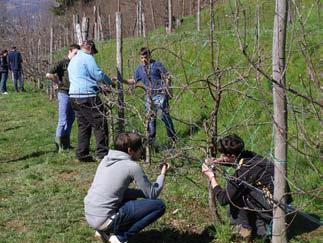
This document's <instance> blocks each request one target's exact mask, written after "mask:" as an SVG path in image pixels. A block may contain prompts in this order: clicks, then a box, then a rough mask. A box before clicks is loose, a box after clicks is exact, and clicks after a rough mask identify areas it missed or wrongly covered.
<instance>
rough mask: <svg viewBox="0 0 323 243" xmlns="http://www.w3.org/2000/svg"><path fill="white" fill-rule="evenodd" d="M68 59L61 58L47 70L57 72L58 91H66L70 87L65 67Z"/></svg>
mask: <svg viewBox="0 0 323 243" xmlns="http://www.w3.org/2000/svg"><path fill="white" fill-rule="evenodd" d="M69 62H70V60H69V59H68V58H65V59H63V60H61V61H60V62H58V63H56V64H55V65H54V66H53V67H52V69H51V70H50V71H49V73H51V74H55V73H56V74H57V76H58V90H59V91H63V90H65V91H67V92H68V90H69V87H70V82H69V79H68V73H67V67H68V64H69Z"/></svg>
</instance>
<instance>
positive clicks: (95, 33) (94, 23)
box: [93, 5, 99, 41]
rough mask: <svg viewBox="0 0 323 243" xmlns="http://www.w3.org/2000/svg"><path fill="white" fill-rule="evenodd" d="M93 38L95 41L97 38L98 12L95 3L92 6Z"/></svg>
mask: <svg viewBox="0 0 323 243" xmlns="http://www.w3.org/2000/svg"><path fill="white" fill-rule="evenodd" d="M93 39H94V40H95V41H98V40H99V37H98V13H97V8H96V6H95V5H94V6H93Z"/></svg>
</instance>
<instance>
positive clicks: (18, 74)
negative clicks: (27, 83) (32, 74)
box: [12, 70, 25, 92]
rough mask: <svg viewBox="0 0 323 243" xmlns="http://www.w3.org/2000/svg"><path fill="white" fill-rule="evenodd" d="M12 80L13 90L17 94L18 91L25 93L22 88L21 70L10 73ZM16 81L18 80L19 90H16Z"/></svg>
mask: <svg viewBox="0 0 323 243" xmlns="http://www.w3.org/2000/svg"><path fill="white" fill-rule="evenodd" d="M12 76H13V77H12V79H13V86H14V87H15V90H16V91H17V92H18V91H19V89H20V91H25V88H24V78H23V75H22V71H21V70H13V71H12ZM18 80H19V89H18Z"/></svg>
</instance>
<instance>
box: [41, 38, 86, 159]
mask: <svg viewBox="0 0 323 243" xmlns="http://www.w3.org/2000/svg"><path fill="white" fill-rule="evenodd" d="M78 50H80V46H79V45H76V44H72V45H70V47H69V49H68V54H67V57H66V58H64V59H62V60H61V61H59V62H58V63H56V64H55V65H54V66H53V67H52V69H51V70H50V71H49V73H47V74H46V77H47V78H48V79H50V80H51V81H52V82H53V85H54V86H55V87H57V90H58V92H57V98H58V124H57V128H56V137H55V144H56V147H57V151H58V152H59V153H60V152H64V151H66V150H69V149H70V148H71V142H70V135H71V131H72V126H73V122H74V120H75V114H74V111H73V109H72V106H71V102H70V97H69V95H68V91H69V86H70V82H69V79H68V73H67V67H68V64H69V62H70V60H71V59H72V58H73V57H74V56H75V55H76V53H77V51H78Z"/></svg>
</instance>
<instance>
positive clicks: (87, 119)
mask: <svg viewBox="0 0 323 243" xmlns="http://www.w3.org/2000/svg"><path fill="white" fill-rule="evenodd" d="M96 53H98V51H97V49H96V47H95V44H94V42H93V41H92V40H87V41H84V42H83V43H82V45H81V50H80V51H78V52H77V54H76V56H75V57H73V59H72V60H71V61H70V63H69V65H68V76H69V80H70V89H69V95H70V98H71V103H72V108H73V110H74V111H75V115H76V119H77V123H78V144H77V149H76V157H77V159H78V160H79V161H81V162H92V161H95V159H94V158H93V157H92V156H91V155H90V138H91V133H92V130H93V132H94V135H95V139H96V157H97V160H101V159H103V157H104V156H105V155H106V154H107V153H108V129H107V121H106V117H105V109H104V106H103V103H102V102H101V99H100V98H99V96H98V94H99V91H100V88H99V82H100V81H102V82H103V83H105V84H106V85H111V84H112V80H111V79H110V78H109V77H108V76H107V75H106V74H105V73H104V72H103V71H102V70H101V69H100V67H99V66H98V65H97V63H96V61H95V59H94V57H93V55H95V54H96Z"/></svg>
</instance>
